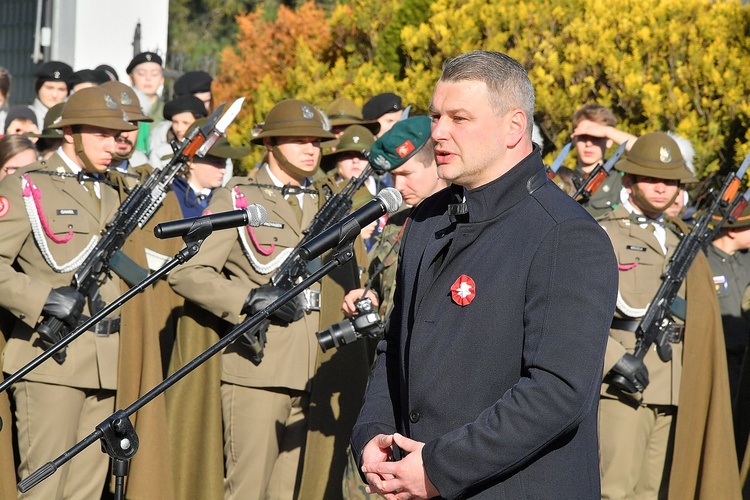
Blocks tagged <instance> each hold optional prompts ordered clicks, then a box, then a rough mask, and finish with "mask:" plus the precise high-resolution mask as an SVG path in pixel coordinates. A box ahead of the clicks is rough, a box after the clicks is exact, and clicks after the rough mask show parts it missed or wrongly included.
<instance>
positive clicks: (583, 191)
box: [573, 141, 628, 203]
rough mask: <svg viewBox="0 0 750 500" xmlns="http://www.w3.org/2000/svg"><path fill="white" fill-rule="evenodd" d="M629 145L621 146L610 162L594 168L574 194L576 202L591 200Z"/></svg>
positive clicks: (626, 142)
mask: <svg viewBox="0 0 750 500" xmlns="http://www.w3.org/2000/svg"><path fill="white" fill-rule="evenodd" d="M627 144H628V141H625V142H623V143H622V144H620V147H619V148H617V151H615V154H613V155H612V157H611V158H610V159H609V160H607V161H606V162H605V163H603V164H602V163H599V164H598V165H597V166H596V167H594V170H592V171H591V172H590V173H589V175H588V176H587V177H586V179H585V180H584V181H583V184H581V185H580V186H579V187H578V189H576V192H575V193H574V194H573V199H574V200H578V201H579V203H585V202H586V200H588V199H589V198H591V195H593V194H594V193H596V190H597V189H599V186H601V185H602V183H603V182H604V180H605V179H606V178H607V176H608V175H609V171H610V170H612V167H613V166H614V165H615V163H616V162H617V160H619V159H620V157H621V156H622V154H623V153H624V152H625V146H626V145H627ZM579 196H580V197H581V198H580V199H579V198H578V197H579Z"/></svg>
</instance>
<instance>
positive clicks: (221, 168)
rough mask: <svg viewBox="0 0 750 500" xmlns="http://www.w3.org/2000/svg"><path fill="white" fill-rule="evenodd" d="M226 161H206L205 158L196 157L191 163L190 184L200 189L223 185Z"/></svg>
mask: <svg viewBox="0 0 750 500" xmlns="http://www.w3.org/2000/svg"><path fill="white" fill-rule="evenodd" d="M226 168H227V163H226V161H214V159H213V158H212V159H211V160H206V161H204V159H203V158H198V157H195V158H194V160H193V162H192V163H191V164H190V176H189V178H188V180H189V181H190V184H192V185H193V186H195V187H197V188H198V189H214V188H217V187H219V186H221V182H222V181H223V180H224V172H225V171H226Z"/></svg>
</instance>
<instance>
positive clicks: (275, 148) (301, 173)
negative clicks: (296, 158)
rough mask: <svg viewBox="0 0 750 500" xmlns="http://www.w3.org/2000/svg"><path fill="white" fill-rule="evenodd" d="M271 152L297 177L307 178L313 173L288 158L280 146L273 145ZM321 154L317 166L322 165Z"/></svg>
mask: <svg viewBox="0 0 750 500" xmlns="http://www.w3.org/2000/svg"><path fill="white" fill-rule="evenodd" d="M271 152H272V153H273V157H274V158H275V159H276V161H278V162H279V163H280V164H281V166H283V167H284V169H286V170H287V171H288V172H290V173H291V174H292V175H294V176H295V177H299V178H300V179H306V178H307V177H310V176H311V175H312V172H306V171H304V170H302V169H301V168H299V167H296V166H294V165H293V164H292V162H290V161H289V160H287V159H286V156H284V154H283V153H282V152H281V150H280V149H279V147H278V146H276V145H273V146H271ZM320 158H321V157H320V155H318V164H317V165H315V168H318V167H320Z"/></svg>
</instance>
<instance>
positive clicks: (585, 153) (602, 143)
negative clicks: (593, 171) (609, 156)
mask: <svg viewBox="0 0 750 500" xmlns="http://www.w3.org/2000/svg"><path fill="white" fill-rule="evenodd" d="M573 141H574V143H575V145H576V151H577V152H578V164H579V165H580V166H581V167H583V168H585V167H594V166H596V165H597V164H598V163H600V162H601V161H602V160H603V159H604V152H605V151H606V150H607V138H606V137H594V136H591V135H582V136H579V137H576V138H575V139H573Z"/></svg>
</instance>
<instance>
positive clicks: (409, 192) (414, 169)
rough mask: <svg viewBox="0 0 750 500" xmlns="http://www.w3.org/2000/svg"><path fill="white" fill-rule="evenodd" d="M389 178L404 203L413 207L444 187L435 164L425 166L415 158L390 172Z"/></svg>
mask: <svg viewBox="0 0 750 500" xmlns="http://www.w3.org/2000/svg"><path fill="white" fill-rule="evenodd" d="M417 156H418V155H417ZM391 177H392V178H393V186H394V187H395V188H396V189H398V191H399V192H400V193H401V196H402V197H403V198H404V203H406V204H408V205H411V206H413V207H415V206H417V205H419V204H420V203H421V202H422V200H424V199H425V198H427V197H429V196H432V195H433V194H435V193H436V192H438V191H439V190H440V189H442V188H443V187H444V186H445V183H444V182H442V181H441V180H440V178H439V177H438V176H437V168H436V166H435V162H431V163H430V165H428V166H425V165H424V164H422V163H419V162H418V161H417V159H416V157H412V158H409V160H408V161H407V162H406V163H404V164H403V165H401V166H400V167H398V168H397V169H395V170H391Z"/></svg>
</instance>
